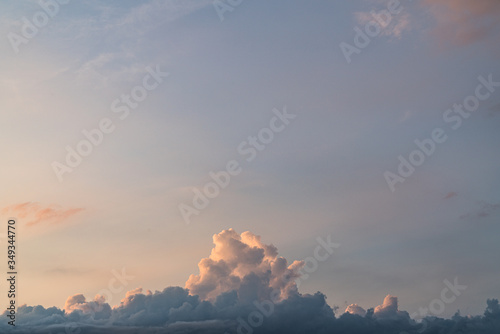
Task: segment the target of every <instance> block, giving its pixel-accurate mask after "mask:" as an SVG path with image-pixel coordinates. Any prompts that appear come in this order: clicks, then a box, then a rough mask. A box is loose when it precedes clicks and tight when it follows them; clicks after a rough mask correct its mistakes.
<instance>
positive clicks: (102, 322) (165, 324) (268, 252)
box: [0, 229, 500, 334]
mask: <svg viewBox="0 0 500 334" xmlns="http://www.w3.org/2000/svg"><path fill="white" fill-rule="evenodd" d="M213 239H214V244H215V246H214V248H213V249H212V252H211V254H210V257H208V258H205V259H203V260H202V261H200V264H202V265H201V266H200V274H199V275H194V276H191V277H190V278H189V280H188V282H187V283H186V285H187V286H190V287H193V288H195V289H199V290H200V291H201V292H202V293H203V296H204V297H202V296H200V295H198V294H194V292H193V291H192V290H188V289H187V288H182V287H167V288H165V289H164V290H163V291H155V292H152V291H149V290H146V291H145V292H144V290H143V289H142V288H137V289H133V290H131V291H129V292H127V294H126V296H125V297H124V298H123V299H122V300H121V301H120V304H119V305H116V306H115V307H111V306H110V305H109V304H108V303H106V301H105V298H104V297H102V296H99V295H97V296H96V297H95V298H94V299H93V300H90V301H87V299H86V298H85V296H84V295H82V294H75V295H73V296H70V297H69V298H68V299H67V300H66V303H65V306H64V309H63V310H61V309H58V308H56V307H50V308H44V307H43V306H40V305H38V306H27V305H22V306H20V307H19V308H18V310H17V311H18V312H17V320H16V328H12V327H11V326H9V325H8V324H7V322H6V321H3V322H0V332H1V333H17V334H25V333H35V334H36V333H78V334H90V333H95V334H104V333H106V334H115V333H120V334H123V333H130V334H132V333H141V334H148V333H171V334H187V333H199V334H211V333H214V334H215V333H218V334H220V333H262V334H271V333H273V334H274V333H287V334H299V333H300V334H303V333H310V334H327V333H339V334H368V333H370V334H382V333H402V332H406V333H422V334H431V333H438V332H439V333H449V334H455V333H457V334H458V333H461V334H494V333H495V334H497V333H498V332H499V329H500V307H499V304H498V300H496V299H491V300H488V301H487V308H486V311H485V312H484V315H483V316H477V317H462V316H460V315H459V314H458V313H457V314H456V315H455V316H454V317H453V318H452V319H440V318H436V317H429V318H426V319H425V327H424V326H423V325H422V324H419V323H416V322H415V321H413V320H412V319H410V317H409V316H408V313H407V312H405V311H400V310H399V309H398V299H397V297H395V296H391V295H387V296H386V297H385V299H384V301H383V303H382V304H381V305H379V306H376V307H375V308H374V309H373V308H371V309H368V311H365V310H364V309H363V308H362V307H361V306H358V305H356V304H352V305H350V306H348V307H347V309H346V313H344V314H343V315H342V316H341V317H340V318H336V317H335V315H334V312H333V310H332V308H331V307H330V306H329V305H328V304H327V302H326V297H325V295H323V294H322V293H321V292H316V293H315V294H301V293H299V292H298V291H297V290H296V287H295V286H294V283H290V282H291V281H293V280H291V279H289V278H287V277H286V273H288V274H291V275H292V278H293V277H294V274H295V270H296V267H293V266H292V265H290V266H288V265H287V261H286V260H285V259H283V258H281V257H279V256H278V251H277V249H276V247H274V246H272V245H266V244H263V243H262V242H261V239H260V237H258V236H256V235H254V234H252V233H250V232H244V233H242V234H241V235H240V234H238V233H236V232H235V231H234V230H232V229H229V230H225V231H222V232H221V233H219V234H216V235H214V237H213ZM294 263H296V262H294ZM298 263H299V264H300V262H298ZM224 275H226V276H227V279H228V280H227V281H224V280H223V279H224V277H225V276H224ZM216 279H219V280H222V281H221V282H217V281H216ZM279 280H283V282H281V283H280V282H279ZM223 282H224V283H223ZM226 283H230V284H231V286H226ZM269 289H271V290H274V291H276V292H278V294H277V295H276V298H274V299H269V298H272V295H270V294H267V293H262V292H266V291H267V290H269ZM250 297H252V298H255V299H252V298H250ZM7 315H8V311H5V312H4V313H3V318H4V319H6V317H7Z"/></svg>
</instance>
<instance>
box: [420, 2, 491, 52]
mask: <svg viewBox="0 0 500 334" xmlns="http://www.w3.org/2000/svg"><path fill="white" fill-rule="evenodd" d="M423 3H424V5H426V6H428V7H429V8H430V11H431V12H432V14H433V15H434V17H435V18H436V21H437V26H436V27H435V29H434V31H433V32H434V33H435V34H436V36H437V37H439V39H440V41H441V42H444V43H452V44H455V45H467V44H472V43H475V42H478V41H481V40H484V39H488V38H493V39H494V40H496V41H499V38H498V36H499V34H498V30H499V29H500V21H499V20H498V16H499V15H500V1H498V0H475V1H470V0H425V1H424V2H423Z"/></svg>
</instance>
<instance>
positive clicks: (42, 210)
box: [1, 202, 84, 226]
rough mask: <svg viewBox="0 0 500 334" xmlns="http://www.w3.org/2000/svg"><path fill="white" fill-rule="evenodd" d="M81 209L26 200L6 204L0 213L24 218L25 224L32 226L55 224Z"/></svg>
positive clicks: (81, 209)
mask: <svg viewBox="0 0 500 334" xmlns="http://www.w3.org/2000/svg"><path fill="white" fill-rule="evenodd" d="M83 210H84V209H83V208H70V209H63V208H61V207H60V206H58V205H47V206H44V205H41V204H40V203H36V202H26V203H20V204H14V205H11V206H7V207H5V208H3V209H2V211H1V213H2V214H3V215H8V216H11V217H16V218H21V219H26V221H27V223H26V226H34V225H38V224H41V223H51V224H57V223H60V222H62V221H64V220H66V219H68V218H69V217H71V216H73V215H75V214H77V213H79V212H81V211H83Z"/></svg>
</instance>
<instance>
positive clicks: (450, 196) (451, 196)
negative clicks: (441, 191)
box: [444, 191, 458, 199]
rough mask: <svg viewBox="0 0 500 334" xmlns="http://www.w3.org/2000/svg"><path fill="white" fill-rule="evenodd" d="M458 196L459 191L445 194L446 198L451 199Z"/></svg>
mask: <svg viewBox="0 0 500 334" xmlns="http://www.w3.org/2000/svg"><path fill="white" fill-rule="evenodd" d="M456 196H458V193H457V192H455V191H451V192H449V193H448V194H447V195H446V196H445V198H444V199H450V198H453V197H456Z"/></svg>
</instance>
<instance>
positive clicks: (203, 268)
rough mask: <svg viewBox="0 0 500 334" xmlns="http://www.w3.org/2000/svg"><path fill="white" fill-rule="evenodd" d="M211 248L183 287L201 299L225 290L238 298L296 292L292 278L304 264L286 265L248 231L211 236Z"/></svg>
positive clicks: (267, 296)
mask: <svg viewBox="0 0 500 334" xmlns="http://www.w3.org/2000/svg"><path fill="white" fill-rule="evenodd" d="M213 242H214V245H215V246H214V248H213V249H212V253H211V254H210V256H209V257H208V258H204V259H202V260H201V261H200V262H199V264H198V268H199V270H200V273H199V275H191V276H190V277H189V279H188V280H187V282H186V288H187V289H189V290H190V291H191V293H192V294H196V295H199V296H200V298H202V299H204V300H211V301H214V300H215V298H216V297H217V296H219V295H220V294H222V293H224V292H228V291H232V290H235V291H237V293H238V297H239V298H240V299H249V300H255V299H269V297H270V293H271V292H272V291H273V290H278V291H279V298H280V299H284V298H287V297H289V296H290V294H293V293H297V286H296V284H295V281H294V280H293V278H298V277H299V276H300V274H299V270H300V269H301V268H302V266H303V265H304V263H303V262H302V261H295V262H293V263H292V264H290V265H288V262H287V260H286V259H285V258H283V257H279V256H278V250H277V249H276V247H274V246H273V245H265V244H263V243H262V242H261V240H260V237H259V236H256V235H254V234H252V233H250V232H243V233H242V234H241V235H239V234H238V233H236V232H235V231H234V230H233V229H229V230H226V231H222V232H221V233H219V234H216V235H214V236H213Z"/></svg>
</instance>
